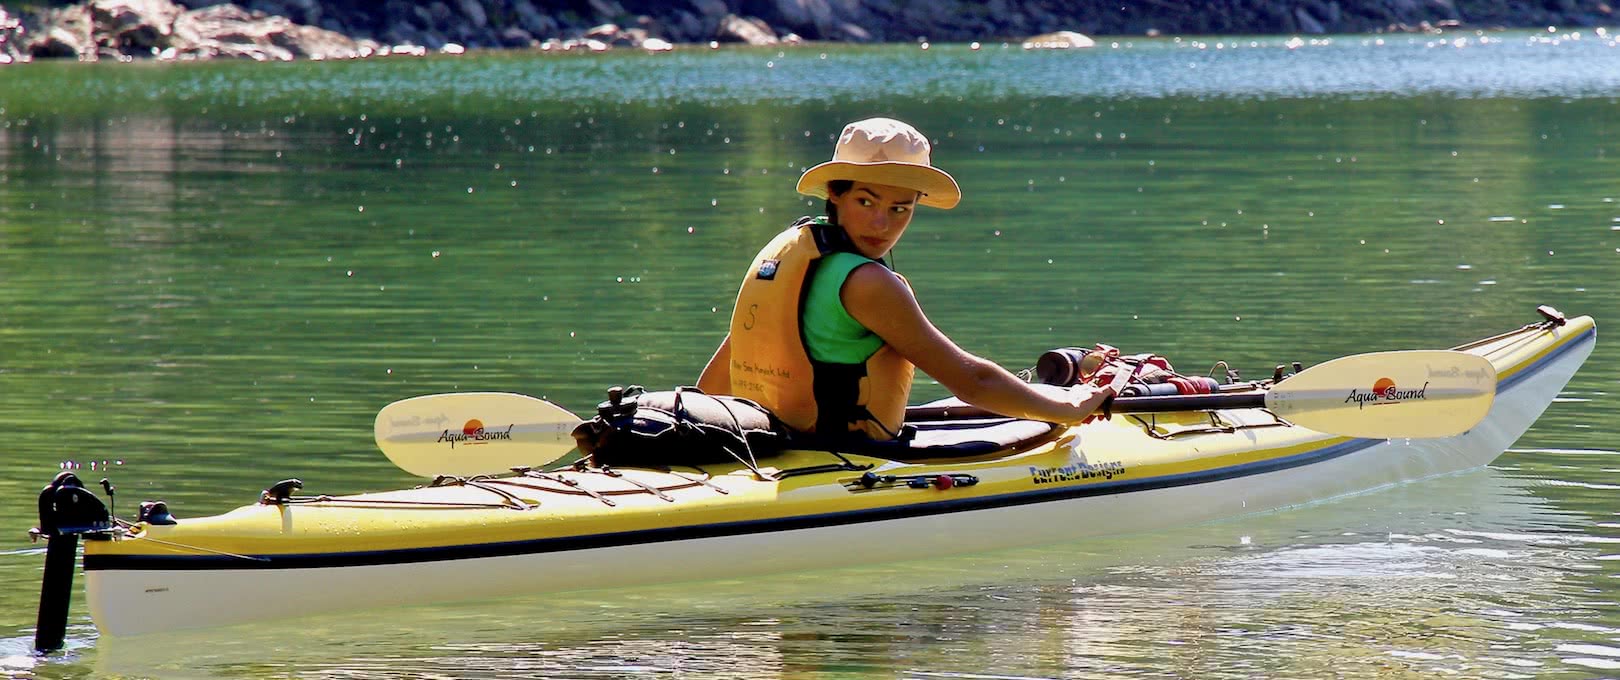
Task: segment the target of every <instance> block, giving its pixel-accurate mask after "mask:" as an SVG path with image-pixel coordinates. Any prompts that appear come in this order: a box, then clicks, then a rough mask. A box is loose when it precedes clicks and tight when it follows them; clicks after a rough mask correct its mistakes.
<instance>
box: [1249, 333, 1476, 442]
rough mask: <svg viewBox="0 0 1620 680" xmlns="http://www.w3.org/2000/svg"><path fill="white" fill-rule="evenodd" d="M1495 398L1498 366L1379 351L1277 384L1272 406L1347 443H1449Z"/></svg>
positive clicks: (1446, 353)
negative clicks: (1434, 440) (1433, 440)
mask: <svg viewBox="0 0 1620 680" xmlns="http://www.w3.org/2000/svg"><path fill="white" fill-rule="evenodd" d="M1495 399H1496V368H1495V367H1493V366H1492V365H1491V362H1490V361H1489V360H1487V359H1485V358H1484V357H1482V356H1479V355H1477V354H1468V353H1466V352H1455V351H1451V350H1412V351H1402V352H1373V353H1370V354H1357V355H1354V356H1348V357H1342V358H1339V359H1334V360H1332V361H1329V362H1326V363H1322V364H1317V365H1315V366H1312V367H1310V368H1309V369H1306V370H1304V371H1301V372H1300V373H1299V374H1297V375H1294V376H1292V377H1289V378H1287V379H1285V380H1283V381H1282V382H1279V383H1277V384H1276V385H1275V386H1273V387H1272V388H1271V389H1270V391H1268V392H1267V393H1266V408H1269V409H1271V411H1272V412H1273V413H1276V414H1277V415H1279V416H1282V417H1283V418H1287V419H1288V420H1290V421H1292V422H1293V423H1294V424H1296V425H1299V426H1301V427H1306V428H1310V429H1313V430H1318V431H1322V432H1331V433H1334V434H1339V435H1344V436H1347V437H1363V438H1368V439H1395V438H1403V437H1413V438H1418V437H1449V436H1451V435H1455V434H1461V433H1463V432H1465V431H1467V430H1468V429H1470V428H1472V427H1474V426H1475V425H1477V424H1479V421H1481V420H1483V419H1484V418H1485V414H1486V413H1487V412H1488V411H1490V410H1491V402H1492V401H1494V400H1495Z"/></svg>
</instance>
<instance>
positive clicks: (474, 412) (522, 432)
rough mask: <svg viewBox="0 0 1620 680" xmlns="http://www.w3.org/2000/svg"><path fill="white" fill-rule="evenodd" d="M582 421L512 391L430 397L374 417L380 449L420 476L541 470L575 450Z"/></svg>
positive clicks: (398, 403) (397, 404) (405, 402)
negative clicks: (524, 468)
mask: <svg viewBox="0 0 1620 680" xmlns="http://www.w3.org/2000/svg"><path fill="white" fill-rule="evenodd" d="M580 422H581V421H580V419H579V416H576V415H574V414H572V413H569V412H568V410H567V409H564V408H563V407H561V406H558V405H556V404H553V403H551V402H549V401H546V400H544V399H537V398H535V397H530V396H527V395H522V394H513V393H510V392H458V393H452V394H428V395H423V396H420V397H412V398H410V399H404V400H401V401H396V402H394V403H392V404H389V405H387V406H385V407H383V409H382V410H381V411H379V412H378V413H377V424H376V435H377V447H378V448H380V449H382V452H383V455H385V456H388V460H390V461H393V463H394V464H395V465H397V466H399V468H400V469H401V470H404V471H406V472H409V473H411V474H413V475H416V476H418V477H434V476H437V475H455V476H458V477H467V476H471V475H493V474H502V473H506V472H510V471H511V469H512V468H513V467H516V466H524V465H527V466H531V467H539V466H541V465H545V464H547V463H550V462H552V461H555V460H557V459H558V458H561V457H562V456H563V455H564V454H566V453H568V452H569V451H571V450H573V448H574V437H573V435H572V433H573V431H574V427H575V426H576V425H579V423H580Z"/></svg>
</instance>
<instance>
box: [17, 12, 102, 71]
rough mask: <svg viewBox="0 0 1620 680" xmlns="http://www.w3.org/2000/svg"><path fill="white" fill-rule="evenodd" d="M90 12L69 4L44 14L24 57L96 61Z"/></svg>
mask: <svg viewBox="0 0 1620 680" xmlns="http://www.w3.org/2000/svg"><path fill="white" fill-rule="evenodd" d="M91 26H92V24H91V21H90V9H89V8H88V7H85V6H84V5H73V6H69V7H62V8H58V9H53V10H50V11H48V12H46V13H45V15H44V17H42V21H41V22H40V29H39V31H38V32H37V33H35V34H34V37H33V38H32V39H30V40H29V41H28V46H27V50H28V54H29V55H30V56H33V57H38V58H41V59H68V58H77V59H81V60H83V61H95V60H96V59H97V51H96V43H95V41H94V39H93V32H92V30H91Z"/></svg>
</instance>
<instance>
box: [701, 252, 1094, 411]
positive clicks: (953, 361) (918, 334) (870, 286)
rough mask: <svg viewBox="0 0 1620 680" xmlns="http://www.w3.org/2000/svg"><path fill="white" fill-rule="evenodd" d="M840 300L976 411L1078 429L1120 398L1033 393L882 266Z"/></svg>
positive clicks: (1086, 391)
mask: <svg viewBox="0 0 1620 680" xmlns="http://www.w3.org/2000/svg"><path fill="white" fill-rule="evenodd" d="M839 297H840V299H842V300H843V302H844V308H845V309H847V310H849V314H850V316H852V317H854V318H855V320H856V321H859V322H860V323H861V325H863V326H865V327H866V328H867V329H868V330H871V331H872V332H873V333H876V334H877V335H878V337H880V338H883V341H884V342H885V343H888V345H889V346H890V347H893V348H894V349H895V351H898V352H899V353H900V355H901V356H903V357H905V358H906V359H907V360H909V361H911V363H912V364H914V365H916V366H917V368H919V369H921V370H922V371H923V372H924V373H927V374H928V375H930V376H933V378H934V379H935V380H938V381H939V383H940V384H941V385H944V386H945V388H946V389H948V390H950V391H951V393H952V394H954V395H956V396H957V398H959V399H961V400H962V401H965V402H967V403H969V404H972V405H974V406H978V407H980V408H983V409H986V410H989V411H994V412H996V413H1000V414H1003V415H1008V416H1013V417H1015V418H1029V419H1032V420H1045V421H1048V422H1054V423H1075V422H1080V421H1082V420H1085V418H1086V417H1087V416H1089V415H1091V413H1092V411H1095V410H1096V409H1097V407H1099V406H1101V405H1102V402H1103V401H1104V400H1106V399H1107V398H1108V397H1110V396H1113V395H1114V394H1115V388H1114V387H1113V386H1105V387H1102V388H1092V387H1076V388H1073V389H1071V390H1070V391H1069V398H1068V399H1063V398H1054V397H1051V396H1048V395H1047V394H1045V393H1043V392H1041V391H1038V390H1035V389H1034V388H1031V387H1030V386H1029V384H1028V383H1025V382H1024V381H1023V380H1020V379H1018V376H1015V375H1013V374H1012V373H1009V372H1008V371H1007V370H1006V369H1004V368H1002V367H1000V366H997V365H996V364H995V362H992V361H990V360H988V359H984V358H981V357H978V356H975V355H973V354H970V353H968V352H967V351H966V350H963V349H962V348H961V347H958V346H957V345H956V343H955V342H953V341H951V339H950V338H948V337H946V336H945V334H944V333H941V332H940V330H939V329H938V328H935V327H934V324H933V322H931V321H929V320H928V317H927V316H926V315H924V314H923V311H922V308H921V307H920V306H918V304H917V298H916V296H915V295H913V294H912V292H911V288H910V287H909V286H907V285H906V284H905V282H904V281H901V280H900V277H899V276H897V275H895V274H894V272H891V271H889V270H888V269H885V268H884V267H882V266H879V265H877V264H865V265H861V266H860V267H857V268H855V270H854V271H852V272H850V274H849V278H846V279H845V280H844V286H843V288H841V289H840V290H839ZM711 366H712V362H711Z"/></svg>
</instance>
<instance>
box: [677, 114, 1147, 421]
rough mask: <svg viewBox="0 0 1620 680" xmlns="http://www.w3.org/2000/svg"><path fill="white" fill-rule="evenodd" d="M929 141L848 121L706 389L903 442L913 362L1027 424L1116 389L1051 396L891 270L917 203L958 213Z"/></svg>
mask: <svg viewBox="0 0 1620 680" xmlns="http://www.w3.org/2000/svg"><path fill="white" fill-rule="evenodd" d="M929 151H930V147H929V144H928V139H927V138H926V137H924V136H923V135H922V133H920V132H918V131H917V129H916V128H913V127H912V126H910V125H907V124H905V123H902V122H900V121H897V120H893V119H889V118H872V119H868V120H862V121H857V122H854V123H850V124H849V125H848V126H846V127H845V128H844V131H843V134H841V135H840V136H839V138H838V143H837V145H836V146H835V147H834V149H833V158H832V160H831V161H828V162H826V163H822V164H820V165H817V166H815V167H813V168H810V169H809V170H807V171H805V173H804V175H803V176H802V177H800V179H799V186H798V191H799V193H801V194H805V195H809V196H816V197H819V198H824V199H826V201H827V203H826V213H827V215H826V217H822V218H803V219H800V220H799V221H798V222H796V223H794V224H793V226H791V227H789V228H788V230H787V231H784V232H782V233H781V234H779V235H778V236H777V237H776V238H775V239H774V240H772V241H771V243H770V244H769V245H767V246H766V247H765V248H764V250H761V251H760V254H759V255H758V256H756V257H755V258H754V263H753V264H752V265H751V266H750V267H749V269H748V274H747V276H746V277H745V278H744V279H743V285H742V290H741V291H740V292H739V293H738V296H737V306H736V308H735V309H734V310H733V312H732V317H731V331H730V333H729V334H728V335H727V336H726V339H725V340H724V341H723V342H721V343H720V348H719V349H718V350H716V351H715V354H714V357H713V358H712V359H710V360H709V364H708V366H707V367H705V368H704V369H703V375H702V376H701V377H700V378H699V379H698V387H699V388H700V389H702V390H703V391H705V392H708V393H710V394H731V395H736V396H739V397H744V398H748V399H752V400H754V401H757V402H759V403H760V404H761V405H763V406H765V407H766V408H768V409H770V410H771V412H772V413H775V414H776V416H777V417H778V418H780V419H781V420H782V421H783V422H785V423H787V425H788V426H789V427H791V428H793V429H794V430H795V431H797V432H800V433H815V434H817V435H818V436H823V437H831V438H837V437H842V436H848V435H849V433H859V434H860V435H864V436H866V437H869V438H872V439H876V440H887V439H893V438H896V437H898V436H900V433H901V425H902V424H903V423H904V419H905V406H906V400H907V398H908V397H909V395H910V392H911V378H912V374H913V367H915V368H921V369H922V370H923V372H924V373H927V374H928V375H930V376H933V378H934V379H935V380H938V381H939V383H940V384H941V385H944V386H945V387H946V389H949V390H950V391H951V393H952V394H955V395H956V396H957V397H958V398H960V399H961V400H963V401H965V402H967V403H969V404H972V405H974V406H978V407H980V408H983V409H986V410H989V411H994V412H996V413H1001V414H1004V415H1008V416H1014V417H1018V418H1030V419H1035V420H1045V421H1050V422H1057V423H1074V422H1080V421H1082V420H1084V419H1085V418H1087V417H1088V416H1090V415H1091V413H1092V412H1093V411H1094V410H1096V409H1097V407H1098V406H1100V405H1101V404H1102V403H1103V401H1104V400H1106V399H1107V398H1108V397H1111V396H1113V395H1114V393H1115V387H1114V386H1106V387H1103V388H1100V389H1096V388H1090V387H1077V388H1073V389H1071V390H1068V391H1065V392H1044V391H1038V390H1036V389H1034V388H1032V387H1030V386H1029V385H1028V384H1027V383H1025V382H1024V381H1022V380H1020V379H1018V377H1017V376H1014V375H1013V374H1011V373H1009V372H1007V371H1006V370H1005V369H1003V368H1001V367H1000V366H997V365H996V364H994V363H992V362H990V361H988V360H985V359H983V358H980V357H978V356H975V355H973V354H970V353H968V352H967V351H965V350H963V349H962V348H961V347H958V346H957V345H956V343H955V342H952V341H951V339H950V338H948V337H946V336H945V334H944V333H941V332H940V331H939V329H938V328H935V327H934V324H933V323H931V322H929V320H928V317H927V315H925V314H923V311H922V308H921V307H919V306H918V305H917V298H916V296H915V295H913V294H912V291H911V286H910V285H908V284H907V282H906V280H905V278H904V277H902V276H900V275H899V274H897V273H895V272H894V271H893V270H892V269H890V268H889V267H888V265H887V264H886V263H885V262H884V261H883V257H884V256H885V255H887V254H888V253H889V251H890V250H891V249H892V248H894V245H895V243H897V242H898V241H899V240H900V237H901V236H902V235H904V234H905V231H906V228H907V227H908V226H910V224H911V218H912V210H913V209H914V208H915V207H916V206H918V205H924V206H930V207H935V208H942V209H950V208H953V207H955V206H956V204H957V202H958V201H960V200H961V190H960V189H959V188H958V187H957V184H956V180H955V179H953V178H952V177H951V176H950V175H949V174H946V173H945V172H944V171H942V170H940V169H938V168H935V167H933V165H932V164H931V163H930V162H929Z"/></svg>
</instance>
